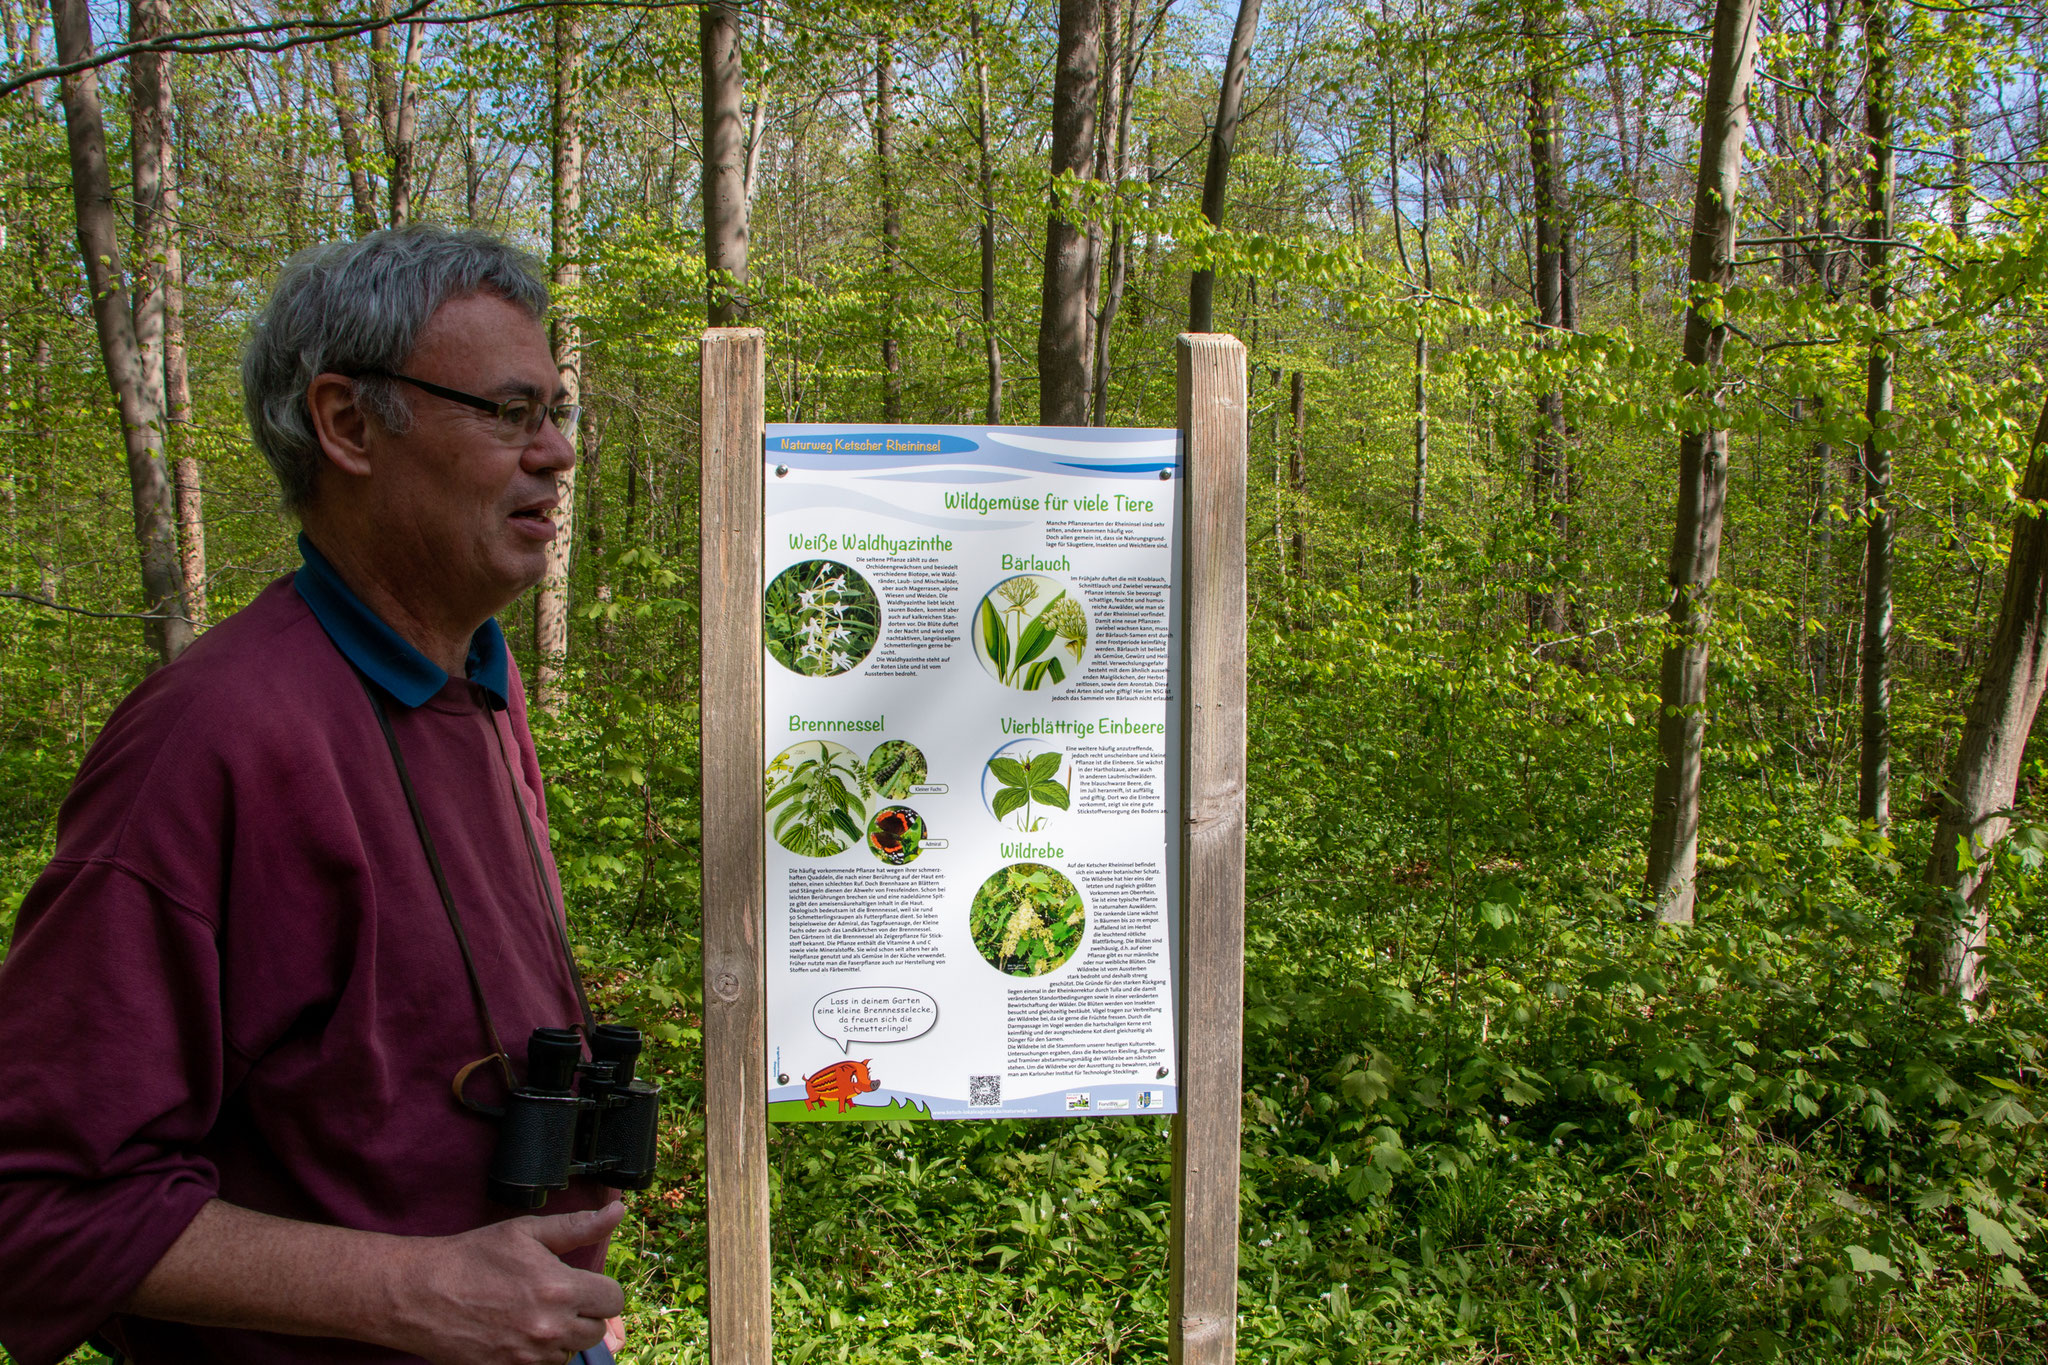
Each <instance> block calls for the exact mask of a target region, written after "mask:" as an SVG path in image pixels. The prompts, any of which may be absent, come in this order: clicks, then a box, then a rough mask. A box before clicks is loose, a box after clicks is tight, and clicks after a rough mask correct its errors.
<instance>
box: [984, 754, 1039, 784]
mask: <svg viewBox="0 0 2048 1365" xmlns="http://www.w3.org/2000/svg"><path fill="white" fill-rule="evenodd" d="M988 770H989V771H990V772H992V773H994V774H995V775H996V781H998V782H1000V783H1002V784H1003V785H1004V786H1006V787H1028V786H1030V785H1031V774H1030V773H1028V772H1026V771H1025V768H1024V765H1023V764H1022V763H1019V762H1018V761H1017V760H1016V759H1014V758H992V759H990V760H989V761H988Z"/></svg>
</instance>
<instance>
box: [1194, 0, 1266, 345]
mask: <svg viewBox="0 0 2048 1365" xmlns="http://www.w3.org/2000/svg"><path fill="white" fill-rule="evenodd" d="M1258 31H1259V0H1238V6H1237V25H1236V27H1234V28H1233V29H1231V31H1230V55H1229V56H1228V57H1227V58H1226V59H1225V60H1224V63H1223V85H1222V88H1221V89H1220V90H1218V91H1217V94H1216V123H1215V126H1214V127H1212V128H1211V129H1210V130H1209V165H1208V168H1207V169H1206V170H1204V171H1203V172H1202V216H1203V217H1204V218H1206V219H1208V220H1209V222H1210V223H1211V224H1212V225H1213V226H1216V227H1222V226H1223V195H1224V189H1225V187H1226V186H1227V185H1228V183H1229V181H1230V156H1231V153H1232V152H1233V151H1234V150H1236V147H1237V125H1238V121H1239V119H1240V118H1241V117H1242V115H1243V111H1244V82H1245V74H1246V72H1248V71H1249V70H1250V69H1251V60H1252V38H1253V36H1254V35H1255V34H1257V33H1258ZM1188 330H1189V331H1190V332H1213V331H1215V330H1216V274H1215V272H1214V271H1211V270H1197V271H1196V272H1195V274H1194V278H1193V279H1191V280H1190V281H1189V282H1188Z"/></svg>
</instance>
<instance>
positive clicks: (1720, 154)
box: [1649, 0, 1757, 924]
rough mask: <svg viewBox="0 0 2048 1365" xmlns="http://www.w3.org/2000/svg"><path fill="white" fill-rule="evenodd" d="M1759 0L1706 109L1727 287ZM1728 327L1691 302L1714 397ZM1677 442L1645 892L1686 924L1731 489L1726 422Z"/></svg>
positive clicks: (1690, 274)
mask: <svg viewBox="0 0 2048 1365" xmlns="http://www.w3.org/2000/svg"><path fill="white" fill-rule="evenodd" d="M1756 19H1757V0H1717V3H1716V5H1715V8H1714V37H1713V47H1712V50H1711V53H1710V55H1709V57H1708V65H1707V89H1706V101H1705V105H1704V108H1703V109H1702V110H1701V117H1700V169H1699V178H1698V181H1697V183H1696V185H1695V187H1694V191H1693V202H1692V242H1691V248H1690V250H1689V252H1688V260H1687V266H1686V274H1687V278H1688V279H1689V281H1690V282H1691V285H1692V287H1693V289H1694V291H1695V292H1696V293H1697V291H1699V290H1700V289H1701V288H1702V287H1706V288H1710V289H1713V290H1715V291H1717V292H1718V291H1720V290H1725V289H1727V288H1728V287H1729V286H1730V285H1731V284H1732V283H1733V282H1734V279H1735V260H1734V257H1735V232H1736V204H1737V196H1738V194H1739V192H1740V190H1741V187H1742V144H1743V139H1744V136H1745V135H1746V133H1747V131H1748V128H1749V84H1750V77H1751V75H1752V73H1753V71H1754V69H1755V66H1756ZM1726 342H1727V329H1726V327H1725V326H1724V325H1722V324H1717V323H1711V322H1709V321H1708V320H1707V317H1706V315H1705V314H1704V313H1702V312H1701V310H1700V306H1699V304H1698V303H1697V302H1691V303H1688V304H1687V306H1686V310H1685V345H1684V358H1685V362H1686V364H1687V365H1688V366H1689V367H1692V368H1693V370H1694V372H1695V373H1698V374H1700V375H1701V376H1702V383H1704V384H1705V385H1706V386H1707V389H1708V392H1707V394H1706V395H1705V396H1706V397H1708V398H1709V399H1713V398H1717V397H1718V388H1719V385H1720V383H1721V377H1720V373H1719V371H1720V368H1721V354H1722V350H1723V348H1724V346H1725V345H1726ZM1712 410H1713V409H1712V405H1711V404H1709V406H1708V409H1707V412H1706V413H1704V414H1702V416H1701V418H1700V419H1699V420H1700V421H1701V423H1702V429H1700V430H1696V431H1688V432H1685V433H1684V434H1683V435H1682V436H1681V437H1680V438H1679V443H1678V514H1677V519H1676V524H1675V526H1674V528H1673V531H1672V536H1671V567H1670V573H1669V581H1670V584H1671V608H1670V626H1669V634H1668V636H1667V638H1666V641H1665V645H1664V657H1663V661H1662V669H1661V675H1662V676H1661V678H1660V681H1659V687H1658V707H1657V784H1656V789H1655V794H1654V797H1653V799H1652V803H1651V820H1650V847H1649V892H1650V898H1651V900H1652V902H1653V903H1654V904H1655V907H1656V914H1657V918H1658V919H1660V920H1663V921H1666V922H1668V923H1679V924H1689V923H1691V922H1692V917H1693V903H1694V901H1695V899H1696V896H1697V888H1696V886H1695V885H1694V880H1693V874H1694V869H1695V867H1696V865H1697V861H1698V855H1699V826H1700V763H1701V750H1702V747H1703V743H1704V741H1705V738H1706V729H1707V716H1706V697H1707V626H1708V624H1709V621H1710V620H1711V616H1710V609H1711V604H1710V601H1709V594H1710V590H1711V589H1712V587H1713V584H1714V580H1715V578H1716V577H1717V576H1718V574H1719V573H1720V565H1721V518H1722V513H1723V510H1724V506H1725V503H1726V501H1727V494H1728V433H1727V431H1726V429H1724V428H1719V427H1715V426H1714V425H1712V420H1713V419H1712Z"/></svg>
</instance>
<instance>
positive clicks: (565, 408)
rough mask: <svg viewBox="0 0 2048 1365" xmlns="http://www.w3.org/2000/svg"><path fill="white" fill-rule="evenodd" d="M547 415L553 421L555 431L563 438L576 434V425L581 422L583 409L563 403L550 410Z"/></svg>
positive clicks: (572, 404)
mask: <svg viewBox="0 0 2048 1365" xmlns="http://www.w3.org/2000/svg"><path fill="white" fill-rule="evenodd" d="M548 415H549V416H550V417H552V418H554V419H555V430H556V431H559V432H561V433H562V434H563V435H564V436H574V435H575V434H576V424H577V423H578V422H581V421H582V420H583V409H582V408H580V407H578V406H577V405H576V404H574V403H564V404H562V406H560V407H558V408H555V409H553V410H551V411H550V412H549V413H548Z"/></svg>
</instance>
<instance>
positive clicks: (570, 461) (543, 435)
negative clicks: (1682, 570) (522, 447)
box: [523, 417, 576, 474]
mask: <svg viewBox="0 0 2048 1365" xmlns="http://www.w3.org/2000/svg"><path fill="white" fill-rule="evenodd" d="M523 463H524V464H525V466H526V468H527V469H528V471H530V472H532V473H535V474H539V473H542V472H550V473H559V472H560V471H562V470H564V469H571V468H574V467H575V464H576V443H575V441H573V440H571V439H570V438H569V437H568V436H565V435H563V433H562V429H561V428H560V427H558V426H556V425H555V419H554V418H552V417H550V418H548V419H547V420H546V421H545V422H542V423H541V425H540V431H539V432H538V433H537V434H536V435H535V436H534V438H533V444H532V445H529V446H528V447H527V448H526V459H525V460H524V461H523Z"/></svg>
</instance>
